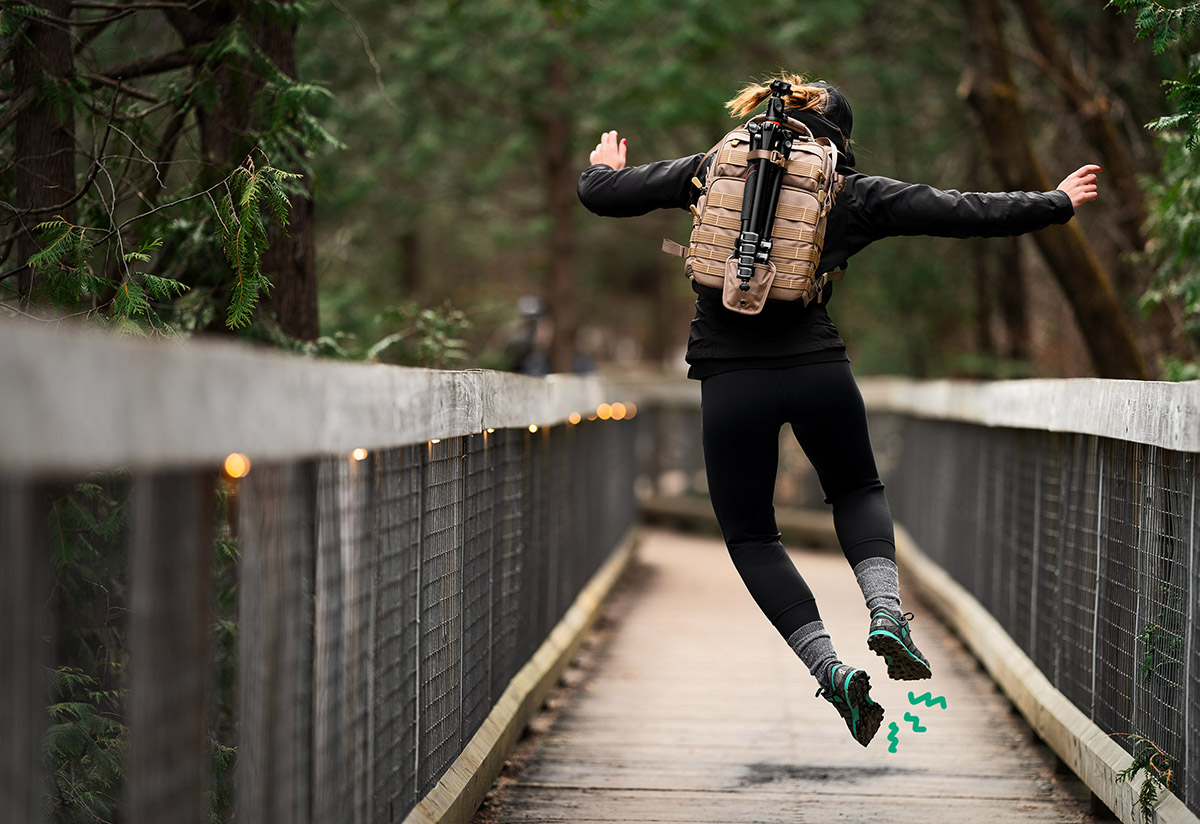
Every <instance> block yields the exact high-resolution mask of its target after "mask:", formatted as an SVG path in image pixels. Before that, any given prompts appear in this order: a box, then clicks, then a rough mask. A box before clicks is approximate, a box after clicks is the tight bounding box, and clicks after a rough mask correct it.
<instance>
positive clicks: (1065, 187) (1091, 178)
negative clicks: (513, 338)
mask: <svg viewBox="0 0 1200 824" xmlns="http://www.w3.org/2000/svg"><path fill="white" fill-rule="evenodd" d="M614 134H615V132H614ZM1098 171H1100V167H1099V166H1080V167H1079V168H1078V169H1076V170H1075V171H1073V172H1071V174H1069V175H1067V176H1066V178H1064V179H1063V182H1062V183H1060V184H1058V188H1059V189H1061V190H1062V191H1064V192H1066V193H1067V194H1068V195H1069V196H1070V197H1071V206H1073V207H1074V208H1076V209H1078V208H1079V207H1080V206H1082V205H1083V204H1084V203H1087V202H1088V201H1091V200H1095V199H1096V198H1098V197H1099V196H1100V192H1099V191H1098V188H1097V184H1096V172H1098Z"/></svg>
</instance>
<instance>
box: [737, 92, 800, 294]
mask: <svg viewBox="0 0 1200 824" xmlns="http://www.w3.org/2000/svg"><path fill="white" fill-rule="evenodd" d="M791 92H792V85H791V84H790V83H788V82H786V81H784V80H776V81H774V82H772V83H771V100H770V102H769V103H768V104H767V114H766V118H765V119H764V120H763V121H762V122H761V123H751V124H750V125H749V127H748V128H749V130H750V152H749V154H748V155H747V157H748V159H749V160H750V168H749V169H747V170H746V189H745V191H744V193H743V194H742V233H741V235H740V236H739V237H738V273H737V276H738V279H739V280H740V281H741V283H740V284H739V285H738V288H739V289H741V290H742V291H743V292H749V291H750V279H751V278H753V277H754V265H755V264H756V263H766V262H767V261H768V260H769V259H770V257H771V228H772V227H773V226H774V225H775V207H776V206H777V205H778V204H779V187H780V184H781V183H782V182H783V173H784V169H785V168H786V166H787V161H788V156H789V155H790V153H791V150H792V138H793V137H794V135H795V132H793V131H792V130H791V129H789V128H787V127H786V126H784V125H783V124H784V116H783V98H784V97H785V96H786V95H789V94H791Z"/></svg>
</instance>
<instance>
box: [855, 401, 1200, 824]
mask: <svg viewBox="0 0 1200 824" xmlns="http://www.w3.org/2000/svg"><path fill="white" fill-rule="evenodd" d="M873 428H875V429H877V430H880V431H885V432H889V433H892V435H893V436H894V439H895V442H896V443H898V444H899V445H898V446H897V445H896V443H893V444H891V445H890V446H889V447H888V448H889V449H893V450H895V451H897V452H898V454H899V457H898V459H897V460H895V461H894V462H892V463H891V464H890V465H889V466H888V472H887V477H885V481H886V483H887V484H888V494H889V499H890V501H891V504H892V508H893V511H894V513H895V515H896V518H897V520H898V521H900V522H902V523H903V524H904V525H905V526H906V528H907V529H908V531H909V532H910V533H911V534H912V536H913V539H914V540H915V541H916V542H917V544H918V545H919V546H920V547H921V548H922V550H923V551H924V552H925V553H926V554H927V555H929V557H931V558H932V559H933V560H935V561H937V562H938V563H939V564H940V565H941V566H942V567H944V568H945V569H946V570H947V571H948V572H949V573H950V574H951V575H952V576H953V577H954V578H955V579H956V580H957V581H958V582H959V583H960V584H962V585H963V586H964V587H965V588H966V589H967V590H969V591H970V592H971V593H972V594H973V595H974V596H975V597H976V598H977V599H978V600H979V601H980V602H981V603H982V604H983V605H984V606H985V607H986V608H987V609H988V610H989V612H991V614H992V615H993V616H995V618H996V619H997V621H998V622H999V623H1000V624H1001V625H1002V626H1003V627H1004V628H1005V629H1006V630H1007V631H1008V633H1009V635H1011V636H1012V638H1013V639H1014V640H1015V641H1016V642H1017V643H1018V644H1019V645H1020V646H1021V648H1022V649H1023V650H1024V651H1025V652H1026V654H1028V655H1029V657H1030V658H1031V659H1032V660H1033V661H1034V662H1035V663H1036V664H1037V666H1038V667H1039V668H1040V669H1041V670H1042V672H1043V673H1044V674H1045V675H1046V676H1047V678H1049V680H1050V681H1051V682H1052V683H1053V684H1054V686H1055V687H1057V688H1058V689H1059V690H1060V691H1061V692H1062V693H1063V694H1064V695H1066V696H1067V697H1068V698H1069V699H1070V700H1071V701H1072V702H1073V703H1074V704H1075V706H1076V707H1078V708H1079V709H1080V710H1081V711H1083V712H1084V714H1086V715H1087V716H1088V717H1089V718H1091V719H1092V720H1093V721H1094V722H1095V723H1096V724H1097V725H1098V726H1099V727H1100V728H1101V729H1102V730H1104V731H1105V732H1106V733H1109V734H1110V735H1111V736H1112V737H1113V738H1114V740H1115V741H1117V743H1119V744H1120V745H1121V746H1123V747H1124V748H1125V749H1126V750H1128V751H1129V752H1130V753H1131V754H1132V753H1135V752H1136V751H1137V750H1138V749H1140V748H1141V747H1143V746H1152V747H1154V748H1157V750H1159V751H1161V752H1162V753H1163V755H1164V756H1165V758H1166V759H1169V763H1170V769H1171V777H1172V781H1171V789H1172V790H1173V791H1174V792H1175V794H1176V795H1178V796H1179V797H1180V798H1181V799H1182V800H1183V801H1184V802H1185V803H1186V804H1187V805H1188V806H1189V807H1190V808H1191V809H1192V810H1193V811H1200V768H1198V767H1200V664H1198V663H1197V661H1196V656H1197V654H1198V653H1200V646H1198V643H1200V636H1198V634H1197V628H1196V621H1195V619H1196V617H1197V614H1198V610H1200V558H1198V553H1200V523H1198V522H1197V497H1198V493H1200V489H1198V487H1197V455H1196V454H1194V453H1187V452H1179V451H1173V450H1169V449H1165V448H1162V447H1159V446H1153V445H1148V444H1142V443H1132V442H1127V441H1121V440H1116V439H1113V438H1107V437H1100V436H1095V435H1083V434H1072V433H1055V432H1041V431H1033V430H1018V429H1006V428H989V427H985V426H976V425H971V424H965V423H954V422H948V421H932V420H921V419H917V418H902V419H896V418H892V419H891V420H886V419H881V420H880V421H879V425H878V426H874V422H873ZM1158 763H1159V766H1162V765H1163V764H1164V763H1165V762H1163V761H1159V762H1158Z"/></svg>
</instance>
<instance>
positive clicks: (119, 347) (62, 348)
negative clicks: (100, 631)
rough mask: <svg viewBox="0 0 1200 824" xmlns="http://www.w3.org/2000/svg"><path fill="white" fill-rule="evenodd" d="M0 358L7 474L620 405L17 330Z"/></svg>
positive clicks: (248, 354)
mask: <svg viewBox="0 0 1200 824" xmlns="http://www.w3.org/2000/svg"><path fill="white" fill-rule="evenodd" d="M0 351H2V352H3V353H4V354H3V357H0V386H3V387H4V388H5V391H4V392H0V417H3V418H4V419H5V420H19V421H23V422H24V424H25V425H23V426H22V427H20V431H19V432H18V431H16V430H15V429H12V430H11V431H0V470H10V471H15V472H23V471H38V472H51V471H75V470H90V469H94V468H102V467H111V466H129V467H131V468H142V467H178V466H195V465H197V464H201V463H213V462H217V461H220V460H223V459H224V457H225V456H226V455H227V454H229V453H230V452H245V453H247V454H249V455H250V457H251V459H252V460H255V459H292V458H296V457H305V456H316V455H321V454H337V453H348V452H349V451H350V450H352V449H355V448H356V447H365V448H368V449H370V448H379V447H386V446H398V445H404V444H416V443H423V442H425V441H427V440H429V439H430V438H449V437H454V436H456V435H467V434H472V433H478V432H482V431H484V430H485V429H487V428H489V427H490V428H495V429H506V428H524V427H526V426H529V425H531V424H536V425H538V426H540V427H546V426H551V425H554V424H558V423H561V422H563V421H565V420H566V419H567V417H568V416H569V415H570V414H571V413H572V412H579V413H581V414H583V413H587V412H589V411H590V410H595V409H596V407H597V405H599V404H600V403H602V402H605V401H610V402H611V401H619V400H630V398H627V397H622V396H620V395H615V394H614V391H615V390H614V389H613V388H612V387H611V386H610V385H609V384H607V383H606V382H605V381H603V380H601V379H599V378H596V377H594V376H593V377H579V376H575V375H551V376H550V377H547V378H530V377H526V376H523V375H513V374H509V373H504V372H485V371H481V370H466V371H460V372H453V371H442V370H435V369H416V368H405V367H399V366H387V365H382V364H375V365H370V364H351V363H328V362H325V363H323V362H314V361H312V360H310V359H307V358H301V357H296V356H293V355H285V354H281V353H278V352H266V353H264V352H262V351H259V350H253V349H250V348H248V347H245V346H234V345H230V344H226V343H221V344H216V343H214V344H209V343H189V344H188V345H187V346H182V345H179V344H165V343H162V342H154V341H145V340H131V339H127V338H117V337H115V336H113V335H109V334H100V333H96V332H74V331H71V332H69V331H67V330H53V331H48V330H42V329H30V328H25V327H19V326H0ZM182 433H186V437H184V436H183V434H182Z"/></svg>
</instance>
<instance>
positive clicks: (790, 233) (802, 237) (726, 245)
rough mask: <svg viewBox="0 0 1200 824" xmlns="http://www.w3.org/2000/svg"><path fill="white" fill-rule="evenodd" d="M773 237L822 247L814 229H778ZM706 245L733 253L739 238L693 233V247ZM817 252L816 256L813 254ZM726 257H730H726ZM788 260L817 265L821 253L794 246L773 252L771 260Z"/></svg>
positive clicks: (710, 233) (773, 233)
mask: <svg viewBox="0 0 1200 824" xmlns="http://www.w3.org/2000/svg"><path fill="white" fill-rule="evenodd" d="M771 237H776V238H779V237H786V238H787V239H789V240H795V241H799V242H802V243H809V244H817V245H818V246H819V245H820V240H819V239H818V238H817V235H816V232H815V231H814V230H812V229H793V228H791V227H776V228H775V231H773V232H771ZM697 243H704V244H707V245H709V246H719V247H720V248H722V249H729V250H730V251H733V250H734V249H736V248H737V238H736V237H730V236H729V235H723V234H718V233H717V232H706V231H704V230H703V229H697V230H696V231H694V232H692V245H693V246H694V245H696V244H697ZM813 252H816V254H813ZM725 257H729V255H726V256H725ZM778 258H787V259H790V260H807V261H808V262H809V263H814V264H815V263H816V262H817V261H818V260H820V259H821V253H820V252H819V251H817V250H816V249H797V248H795V247H792V246H780V247H778V248H776V249H775V250H774V251H772V252H771V259H772V260H776V259H778Z"/></svg>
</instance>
